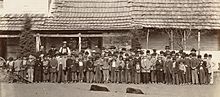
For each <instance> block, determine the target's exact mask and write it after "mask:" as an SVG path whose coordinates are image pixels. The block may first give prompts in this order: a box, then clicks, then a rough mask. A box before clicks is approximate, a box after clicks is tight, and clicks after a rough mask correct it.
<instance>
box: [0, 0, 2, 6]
mask: <svg viewBox="0 0 220 97" xmlns="http://www.w3.org/2000/svg"><path fill="white" fill-rule="evenodd" d="M0 8H3V0H0Z"/></svg>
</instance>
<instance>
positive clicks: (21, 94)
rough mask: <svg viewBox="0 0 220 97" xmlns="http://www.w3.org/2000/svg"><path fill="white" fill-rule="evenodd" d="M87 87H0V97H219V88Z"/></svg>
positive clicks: (28, 85) (154, 85) (156, 86)
mask: <svg viewBox="0 0 220 97" xmlns="http://www.w3.org/2000/svg"><path fill="white" fill-rule="evenodd" d="M90 85H91V84H88V83H71V84H57V83H40V84H18V83H14V84H9V83H1V88H0V91H1V92H0V96H1V97H220V92H219V91H220V84H215V85H165V84H147V85H144V84H139V85H135V84H100V85H102V86H106V87H108V88H109V90H110V92H95V91H89V88H90ZM127 87H133V88H139V89H141V90H142V91H143V92H144V93H145V94H143V95H142V94H127V93H125V90H126V88H127Z"/></svg>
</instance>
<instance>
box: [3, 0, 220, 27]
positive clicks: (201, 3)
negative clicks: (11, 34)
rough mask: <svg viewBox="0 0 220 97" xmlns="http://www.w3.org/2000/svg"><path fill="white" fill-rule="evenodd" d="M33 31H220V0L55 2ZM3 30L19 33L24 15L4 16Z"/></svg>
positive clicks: (36, 20)
mask: <svg viewBox="0 0 220 97" xmlns="http://www.w3.org/2000/svg"><path fill="white" fill-rule="evenodd" d="M53 4H54V8H53V10H52V12H51V16H46V15H39V14H38V15H32V18H33V19H32V21H33V28H32V29H33V30H125V29H134V28H136V27H138V28H139V27H140V28H142V27H151V28H152V27H153V28H183V29H219V28H220V1H219V0H55V2H53ZM1 17H2V18H0V30H20V29H21V26H22V23H23V20H24V19H23V15H3V16H1Z"/></svg>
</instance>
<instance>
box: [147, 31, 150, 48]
mask: <svg viewBox="0 0 220 97" xmlns="http://www.w3.org/2000/svg"><path fill="white" fill-rule="evenodd" d="M149 35H150V30H149V29H147V49H149Z"/></svg>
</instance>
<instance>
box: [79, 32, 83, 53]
mask: <svg viewBox="0 0 220 97" xmlns="http://www.w3.org/2000/svg"><path fill="white" fill-rule="evenodd" d="M81 49H82V37H81V33H79V52H81Z"/></svg>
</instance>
